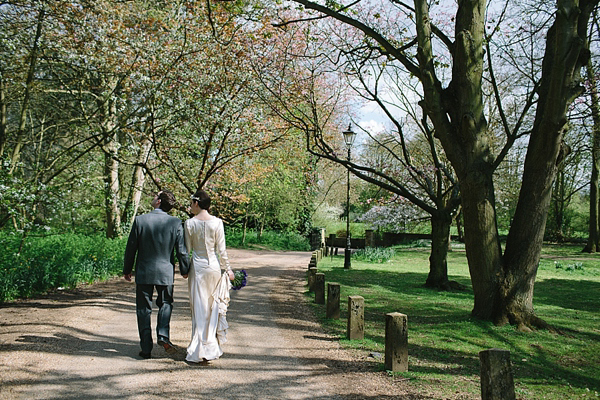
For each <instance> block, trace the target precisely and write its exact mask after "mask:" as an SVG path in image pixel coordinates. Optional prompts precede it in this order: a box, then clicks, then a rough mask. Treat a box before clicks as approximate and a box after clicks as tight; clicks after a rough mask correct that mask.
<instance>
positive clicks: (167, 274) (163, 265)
mask: <svg viewBox="0 0 600 400" xmlns="http://www.w3.org/2000/svg"><path fill="white" fill-rule="evenodd" d="M150 204H152V207H153V208H154V211H152V212H149V213H147V214H144V215H140V216H137V217H136V218H135V220H134V222H133V226H132V227H131V233H130V234H129V239H128V240H127V247H126V249H125V263H124V267H123V275H124V277H125V280H127V281H129V282H130V281H131V271H132V269H133V265H134V260H135V284H136V285H135V288H136V293H135V305H136V313H137V324H138V330H139V334H140V346H141V347H142V351H141V352H140V354H139V355H140V357H142V358H150V353H151V352H152V328H151V327H150V317H151V315H152V295H153V294H154V289H155V288H156V294H157V296H156V305H157V306H158V307H159V310H158V319H157V326H156V334H157V336H158V344H159V345H161V346H163V347H164V349H165V351H167V353H174V352H176V350H175V348H174V347H173V344H171V341H170V340H169V322H170V321H171V310H172V308H173V283H174V275H175V257H174V254H173V250H175V252H176V253H177V258H178V259H179V271H180V272H181V274H182V275H183V276H184V277H187V274H188V271H189V259H188V253H187V250H186V247H185V241H184V237H183V227H182V223H181V220H180V219H179V218H176V217H171V216H169V214H167V213H168V212H169V211H171V209H172V208H173V206H175V196H174V195H173V193H171V192H169V191H167V190H163V191H161V192H158V193H157V194H156V195H155V196H154V198H153V199H152V202H151V203H150ZM136 254H137V258H136Z"/></svg>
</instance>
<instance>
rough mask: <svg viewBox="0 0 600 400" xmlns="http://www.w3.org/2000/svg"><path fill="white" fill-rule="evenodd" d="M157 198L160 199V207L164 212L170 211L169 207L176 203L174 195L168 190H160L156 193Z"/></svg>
mask: <svg viewBox="0 0 600 400" xmlns="http://www.w3.org/2000/svg"><path fill="white" fill-rule="evenodd" d="M158 198H159V199H160V209H161V210H163V211H164V212H169V211H171V209H172V208H173V207H175V204H177V201H176V200H175V195H174V194H173V193H171V192H170V191H168V190H162V191H161V192H160V193H159V194H158Z"/></svg>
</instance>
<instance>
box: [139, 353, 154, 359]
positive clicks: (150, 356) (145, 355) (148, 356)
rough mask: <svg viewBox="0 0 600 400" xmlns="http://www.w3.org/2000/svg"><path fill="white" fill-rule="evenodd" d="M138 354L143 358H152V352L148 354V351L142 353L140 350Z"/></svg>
mask: <svg viewBox="0 0 600 400" xmlns="http://www.w3.org/2000/svg"><path fill="white" fill-rule="evenodd" d="M139 356H140V357H142V358H143V359H144V360H147V359H149V358H152V354H150V353H144V352H143V351H140V354H139Z"/></svg>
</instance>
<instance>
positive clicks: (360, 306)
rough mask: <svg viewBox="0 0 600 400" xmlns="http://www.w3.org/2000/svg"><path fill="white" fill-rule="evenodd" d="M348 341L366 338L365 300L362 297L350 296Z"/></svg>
mask: <svg viewBox="0 0 600 400" xmlns="http://www.w3.org/2000/svg"><path fill="white" fill-rule="evenodd" d="M347 335H348V339H350V340H354V339H364V337H365V299H364V298H363V297H362V296H348V328H347Z"/></svg>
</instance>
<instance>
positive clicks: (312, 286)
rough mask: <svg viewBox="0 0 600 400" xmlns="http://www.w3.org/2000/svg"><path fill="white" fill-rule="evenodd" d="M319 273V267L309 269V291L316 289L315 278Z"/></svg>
mask: <svg viewBox="0 0 600 400" xmlns="http://www.w3.org/2000/svg"><path fill="white" fill-rule="evenodd" d="M316 275H317V269H316V268H315V267H310V268H309V269H308V291H309V292H314V291H315V280H316Z"/></svg>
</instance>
